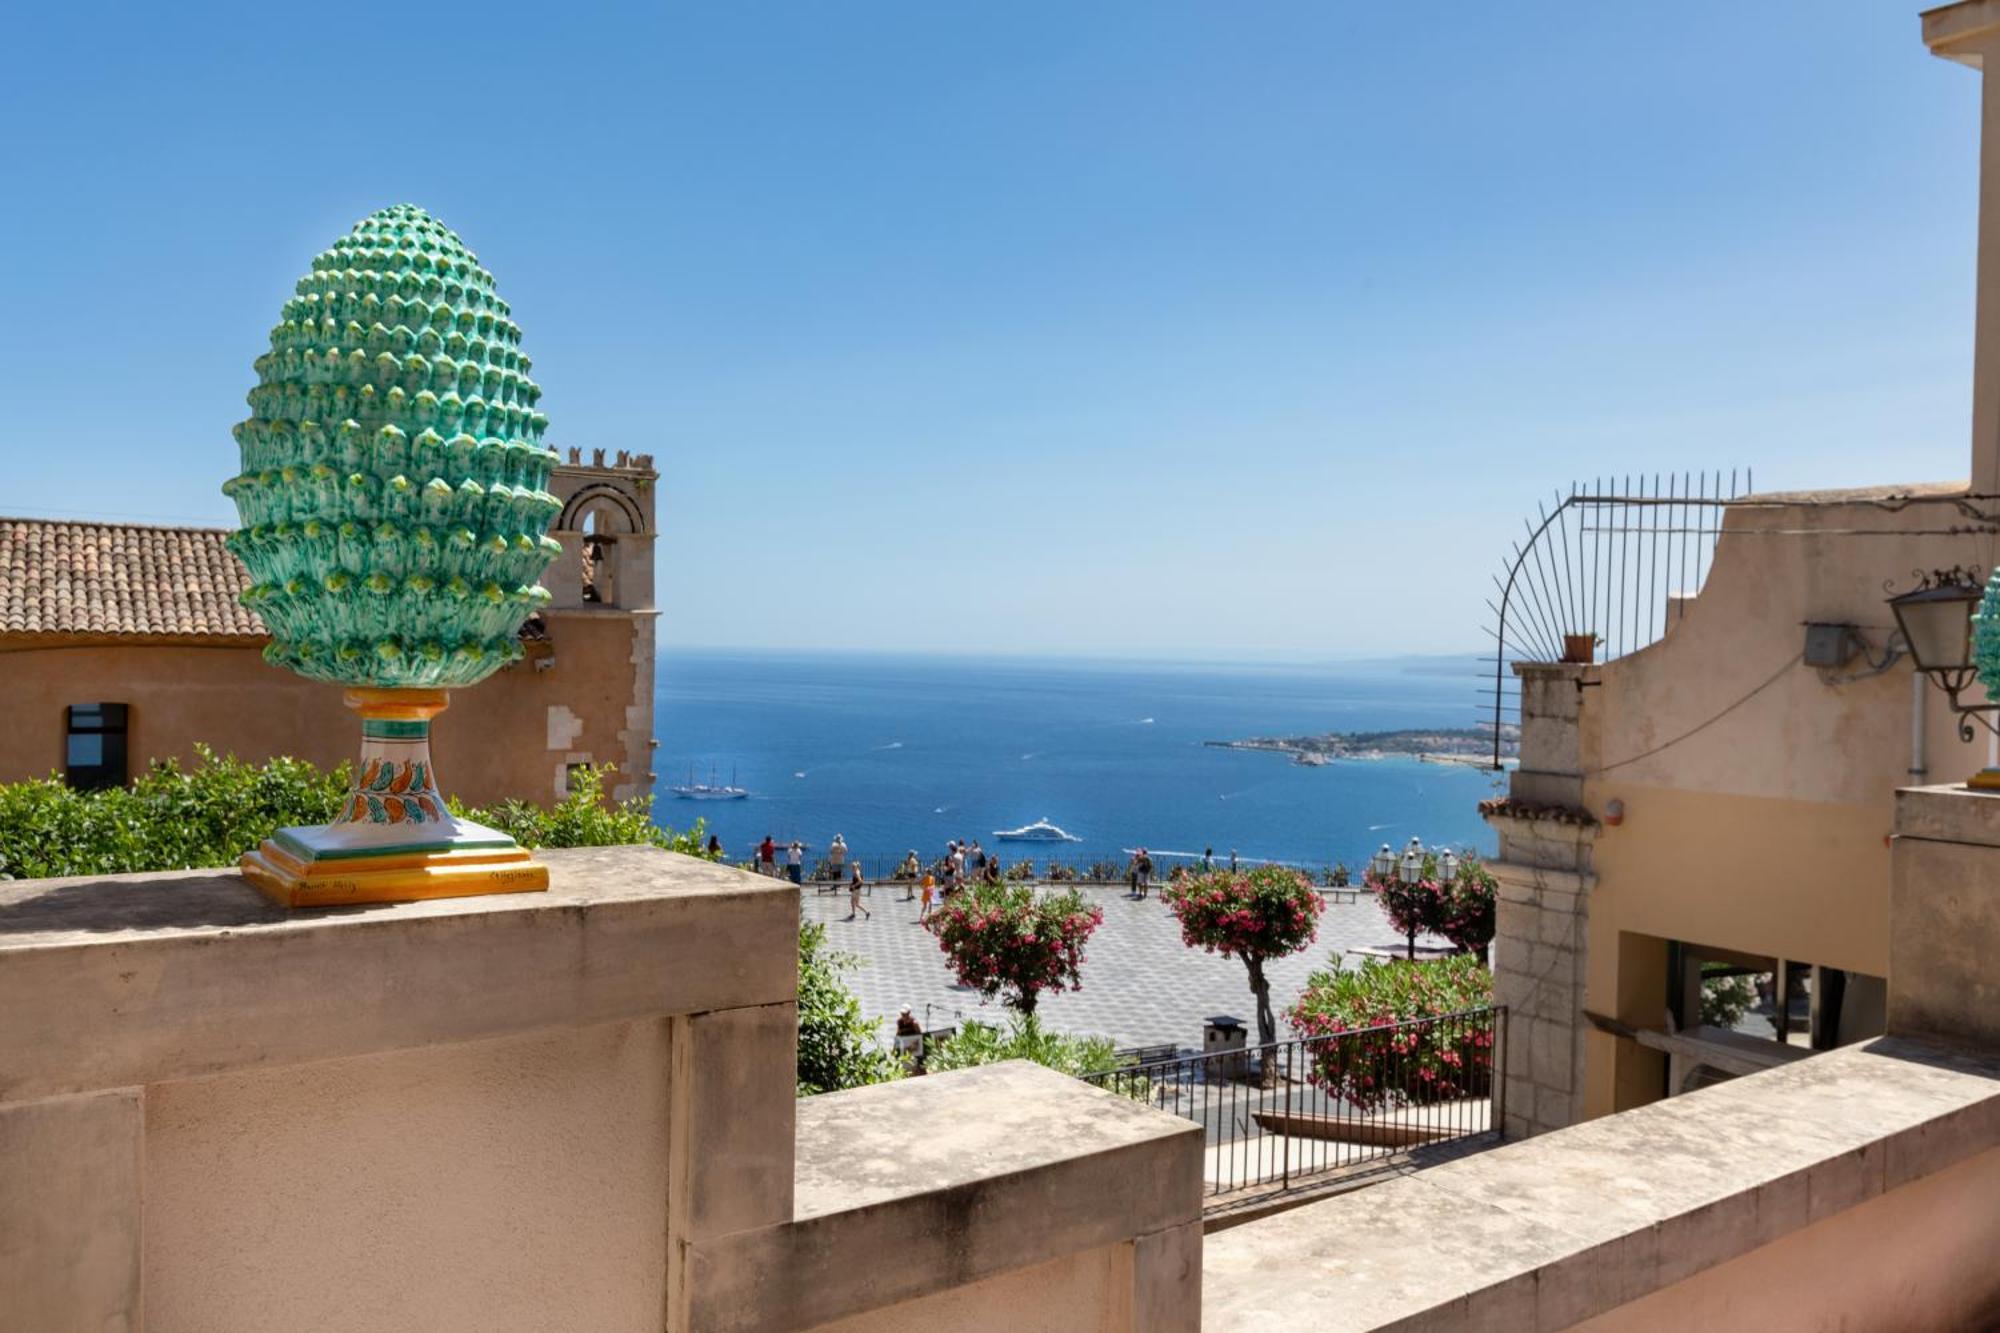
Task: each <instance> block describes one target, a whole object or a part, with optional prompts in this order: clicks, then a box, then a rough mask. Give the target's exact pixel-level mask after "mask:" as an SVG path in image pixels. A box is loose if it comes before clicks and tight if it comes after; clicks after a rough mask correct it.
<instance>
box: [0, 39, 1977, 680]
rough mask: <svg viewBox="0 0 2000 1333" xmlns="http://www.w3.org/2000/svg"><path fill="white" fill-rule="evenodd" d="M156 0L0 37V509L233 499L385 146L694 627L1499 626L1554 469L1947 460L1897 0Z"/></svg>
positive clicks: (1177, 644) (931, 639) (1922, 464)
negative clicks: (645, 509) (452, 236)
mask: <svg viewBox="0 0 2000 1333" xmlns="http://www.w3.org/2000/svg"><path fill="white" fill-rule="evenodd" d="M137 11H139V7H131V8H126V7H118V8H115V9H114V8H109V7H105V8H98V7H93V6H90V5H86V4H63V5H40V6H34V7H31V8H29V9H26V10H22V11H19V12H17V13H16V14H15V15H13V17H11V18H10V20H9V23H10V28H9V40H8V41H7V42H6V43H5V45H4V48H0V123H4V124H5V125H6V126H7V133H6V134H5V136H0V182H4V185H0V191H4V194H5V197H6V205H5V207H4V208H0V243H4V245H5V248H6V253H7V256H8V258H7V262H6V263H5V264H4V266H0V312H4V318H0V389H4V391H5V401H6V402H7V404H8V414H7V416H8V429H7V432H6V440H7V442H6V444H5V446H4V448H5V457H6V460H7V467H6V470H5V477H4V480H0V513H6V512H12V513H27V514H33V515H47V514H58V513H60V514H72V515H85V516H88V515H119V516H143V517H148V518H153V519H156V520H162V521H196V522H215V523H223V522H228V521H230V520H231V519H232V513H231V510H230V507H229V505H228V503H227V502H226V501H225V500H224V499H223V498H222V496H221V495H220V494H219V493H218V491H217V489H216V488H217V486H218V485H219V483H220V482H221V481H222V479H223V478H224V477H226V476H228V475H229V474H230V472H231V471H232V470H233V463H234V446H233V444H232V443H231V441H230V437H229V433H228V430H229V426H230V425H231V424H232V423H233V422H235V421H237V420H238V419H240V418H241V417H242V416H243V415H244V414H245V410H244V406H243V394H244V392H245V390H247V389H248V387H249V386H250V383H251V373H250V362H251V359H252V358H253V357H254V356H256V355H257V354H258V353H259V352H260V351H261V350H262V349H263V346H264V342H265V338H266V335H267V333H268V330H269V327H270V325H271V324H272V322H273V321H274V319H275V316H276V313H277V310H278V306H279V303H280V302H281V301H282V300H283V299H284V297H285V296H286V295H287V294H288V292H289V290H290V288H291V284H292V283H293V281H294V280H295V279H296V278H297V277H298V276H299V274H300V273H301V272H302V271H303V270H304V268H305V266H306V263H307V261H308V260H309V259H310V257H311V256H312V255H313V254H314V253H315V252H317V251H318V250H320V249H322V248H324V247H325V246H326V244H327V243H328V242H330V241H331V240H332V239H333V238H334V237H335V236H337V235H338V234H340V233H341V232H343V231H344V230H346V228H347V227H348V226H349V225H351V224H352V222H353V221H354V220H355V219H357V218H359V217H361V216H362V215H364V214H365V213H367V212H369V211H370V210H372V209H374V208H377V207H380V206H382V205H385V204H388V203H394V202H402V201H409V202H415V203H420V204H423V205H424V206H426V207H428V208H430V209H431V210H432V211H433V212H435V213H437V214H438V215H439V216H440V217H442V218H443V219H444V220H445V221H446V222H447V223H449V224H450V225H451V226H453V227H454V228H456V229H457V230H458V231H459V233H460V234H461V235H462V236H463V237H464V238H465V240H466V242H467V243H468V244H469V245H470V246H471V247H472V248H473V249H474V250H475V251H477V252H478V253H479V255H480V256H481V258H482V259H483V260H484V261H485V262H486V264H487V266H488V267H489V268H491V269H492V270H493V271H494V272H495V273H496V275H497V276H498V278H499V281H500V286H501V290H502V292H503V294H504V295H506V297H507V298H508V300H509V301H510V302H511V303H512V305H513V307H514V310H515V314H516V316H517V317H518V318H519V319H520V321H521V322H522V324H523V326H524V327H525V329H526V331H527V334H526V348H527V350H528V351H529V353H530V354H531V355H532V356H533V357H534V360H535V366H536V371H535V373H536V377H537V379H538V380H539V381H540V382H541V383H542V385H543V386H544V388H545V390H546V397H545V399H544V401H543V405H544V407H545V408H546V409H547V410H548V412H549V414H550V416H551V418H552V420H553V422H554V425H553V427H552V431H551V438H552V440H554V441H555V442H557V443H560V444H578V445H582V446H584V447H586V448H589V447H592V446H602V447H606V448H610V449H617V448H630V449H634V450H640V451H650V452H652V453H653V454H655V455H656V456H657V457H658V459H659V460H660V464H661V468H662V471H663V473H664V474H665V475H664V478H663V483H662V485H663V490H662V494H661V507H662V523H663V529H664V531H663V537H662V540H661V542H660V565H661V568H660V588H661V596H660V604H661V606H662V608H663V611H664V616H663V620H662V635H663V642H664V643H665V644H667V645H668V646H669V647H671V646H674V645H698V644H703V645H742V646H774V647H800V648H866V647H880V648H892V649H909V648H942V649H952V650H998V651H1050V652H1062V653H1091V654H1110V655H1137V656H1152V655H1158V656H1176V657H1195V658H1204V659H1214V658H1260V657H1269V658H1312V657H1322V656H1378V655H1381V654H1382V653H1384V652H1400V651H1448V650H1454V649H1463V648H1473V647H1477V646H1479V645H1480V643H1481V631H1482V627H1483V625H1484V623H1485V619H1486V613H1485V611H1484V608H1483V605H1482V602H1483V600H1484V597H1485V590H1486V588H1487V586H1488V576H1489V574H1490V572H1491V571H1492V570H1493V569H1494V568H1496V567H1497V565H1498V564H1499V562H1500V560H1501V557H1502V556H1503V554H1504V547H1505V544H1506V542H1507V541H1508V540H1509V539H1510V538H1511V537H1512V536H1513V535H1515V534H1516V533H1518V532H1519V530H1520V520H1521V517H1522V515H1523V514H1525V513H1526V512H1528V511H1529V510H1530V509H1531V508H1532V507H1533V504H1534V502H1535V501H1536V500H1537V499H1539V498H1541V497H1543V496H1545V495H1547V494H1548V493H1549V492H1550V491H1551V490H1553V489H1554V488H1556V487H1557V486H1558V485H1562V484H1565V483H1567V482H1569V481H1570V480H1572V479H1575V478H1579V477H1581V478H1589V477H1591V476H1594V475H1599V474H1603V473H1610V472H1639V471H1645V472H1651V471H1655V470H1660V471H1664V470H1669V469H1678V468H1700V467H1717V466H1720V467H1724V468H1727V467H1732V466H1735V467H1744V466H1748V467H1754V468H1755V470H1756V476H1757V480H1758V483H1759V485H1760V486H1762V487H1766V488H1775V487H1794V486H1805V485H1845V484H1863V483H1870V482H1883V481H1910V480H1927V479H1938V478H1945V477H1955V476H1963V475H1965V471H1966V466H1967V464H1966V458H1967V453H1968V446H1967V443H1966V437H1967V421H1968V417H1969V395H1970V388H1969V382H1970V366H1971V350H1972V343H1971V338H1972V278H1973V242H1974V223H1975V204H1976V190H1975V186H1976V151H1977V123H1976V116H1977V96H1978V76H1977V75H1975V74H1974V73H1973V72H1971V71H1969V70H1965V69H1962V68H1960V67H1957V66H1954V65H1948V64H1945V63H1943V62H1940V61H1938V60H1935V59H1934V58H1932V57H1930V56H1928V55H1927V54H1926V53H1925V51H1924V49H1923V45H1922V43H1921V41H1920V40H1919V36H1918V24H1917V18H1916V9H1915V7H1914V6H1910V7H1905V6H1902V5H1898V4H1895V3H1876V2H1874V0H1870V2H1869V3H1861V2H1859V0H1850V2H1847V3H1827V2H1826V0H1817V2H1816V3H1795V4H1780V3H1760V4H1756V5H1744V4H1736V3H1727V4H1725V3H1698V4H1688V5H1681V6H1670V7H1666V8H1660V7H1657V6H1632V5H1616V4H1612V5H1595V6H1579V5H1574V4H1563V5H1555V4H1546V5H1528V4H1522V5H1494V4H1491V3H1482V4H1430V5H1425V6H1422V7H1421V8H1420V9H1411V8H1410V7H1407V6H1396V5H1367V6H1362V5H1358V4H1336V3H1331V2H1330V0H1316V2H1315V3H1304V4H1278V3H1252V4H1239V5H1218V4H1206V3H1204V4H1169V3H1143V4H1139V3H1135V4H1117V3H1092V4H1089V5H1077V4H1037V3H1010V4H1006V5H982V6H975V5H940V4H936V3H921V4H918V3H912V4H897V5H890V4H864V3H845V4H838V5H827V4H811V5H807V4H800V5H795V6H790V5H788V6H775V5H759V4H735V3H731V4H710V5H705V6H700V7H691V6H685V5H669V6H658V5H654V6H647V7H645V8H644V9H643V10H641V9H640V8H639V7H636V6H635V7H598V6H593V5H574V6H546V5H538V6H525V5H523V6H511V5H505V4H484V5H480V6H477V7H454V6H451V5H445V4H427V5H425V6H422V7H410V6H396V7H382V8H380V9H379V10H377V9H371V7H369V6H367V5H352V6H346V7H343V8H341V9H339V10H328V9H326V8H324V7H320V6H305V5H261V6H256V7H254V8H250V7H246V8H244V9H242V10H241V11H224V10H221V9H216V8H212V7H208V6H203V5H200V4H188V5H179V6H151V7H145V11H144V12H137ZM336 15H337V16H338V17H337V19H336Z"/></svg>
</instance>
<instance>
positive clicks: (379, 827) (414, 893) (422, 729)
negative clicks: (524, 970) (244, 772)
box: [242, 689, 549, 907]
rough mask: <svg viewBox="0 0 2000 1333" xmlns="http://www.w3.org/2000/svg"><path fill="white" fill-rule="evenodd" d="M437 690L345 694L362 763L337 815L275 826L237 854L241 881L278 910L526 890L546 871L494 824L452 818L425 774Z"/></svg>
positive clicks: (543, 882)
mask: <svg viewBox="0 0 2000 1333" xmlns="http://www.w3.org/2000/svg"><path fill="white" fill-rule="evenodd" d="M447 703H448V698H447V696H446V694H445V692H444V691H443V690H374V689H357V690H349V691H348V692H347V706H348V707H350V708H352V709H354V710H355V711H357V712H359V713H360V714H361V765H360V767H359V768H358V769H357V770H356V774H355V783H354V790H353V791H352V792H350V793H348V797H347V802H346V804H345V805H344V806H342V808H341V812H340V817H339V818H338V819H336V820H334V822H333V823H331V824H324V825H320V826H318V827H313V828H284V829H279V830H278V831H277V832H276V833H275V834H273V835H272V836H271V837H269V838H266V839H265V840H264V845H263V846H261V847H259V848H258V849H257V850H256V851H254V852H249V853H246V854H245V855H244V857H243V862H242V867H243V877H244V878H245V879H247V880H249V881H250V882H251V883H252V884H254V885H256V886H257V887H258V888H259V889H260V890H262V891H263V892H264V894H265V895H266V896H267V897H269V898H271V899H273V900H275V901H276V902H278V903H279V904H281V905H282V906H285V907H333V906H337V905H341V904H346V903H399V902H415V901H417V900H418V899H423V898H457V897H464V896H468V895H471V894H480V893H533V892H536V891H538V890H541V889H546V888H548V886H549V872H548V870H547V868H546V867H544V866H542V865H540V864H539V863H537V862H536V861H535V860H534V859H533V858H532V857H531V856H530V855H529V854H528V852H527V851H525V850H524V849H523V848H522V847H521V846H520V845H519V844H518V843H516V842H515V841H514V840H513V839H512V838H510V837H508V836H507V835H506V834H505V833H502V832H500V831H499V830H498V829H490V828H487V827H486V826H485V825H484V824H475V823H473V822H472V821H470V820H465V819H458V818H456V817H454V816H453V815H452V813H451V811H450V810H448V809H446V808H445V803H444V800H443V798H442V797H440V796H439V795H438V791H437V783H436V780H435V778H434V776H433V774H432V771H431V750H430V726H431V719H432V718H433V717H435V716H437V715H438V714H439V713H441V712H443V711H444V709H445V706H446V704H447Z"/></svg>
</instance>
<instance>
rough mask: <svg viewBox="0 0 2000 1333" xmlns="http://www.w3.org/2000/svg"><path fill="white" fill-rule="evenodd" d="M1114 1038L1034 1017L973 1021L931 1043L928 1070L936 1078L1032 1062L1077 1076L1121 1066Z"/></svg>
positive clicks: (1014, 1016)
mask: <svg viewBox="0 0 2000 1333" xmlns="http://www.w3.org/2000/svg"><path fill="white" fill-rule="evenodd" d="M1114 1050H1115V1048H1114V1047H1113V1046H1112V1044H1111V1039H1110V1038H1109V1037H1071V1036H1066V1035H1064V1034H1063V1033H1060V1032H1051V1031H1049V1030H1048V1029H1047V1028H1045V1027H1043V1026H1042V1024H1041V1020H1040V1019H1038V1018H1036V1017H1035V1016H1034V1015H1033V1014H1011V1015H1009V1016H1008V1019H1007V1024H1006V1026H1005V1027H1002V1026H1000V1025H999V1024H997V1023H983V1022H981V1021H979V1020H978V1019H976V1018H975V1019H969V1020H967V1022H966V1023H965V1024H964V1025H963V1026H961V1027H960V1028H959V1030H958V1031H957V1032H955V1033H953V1034H952V1035H951V1036H949V1037H946V1038H944V1039H942V1040H940V1041H934V1042H932V1043H930V1046H929V1049H928V1051H927V1052H926V1055H925V1060H924V1066H925V1068H926V1069H928V1070H929V1071H930V1072H931V1073H933V1074H938V1073H942V1072H944V1071H945V1070H947V1069H971V1068H972V1067H974V1066H975V1065H990V1064H998V1063H999V1062H1000V1061H1002V1060H1032V1061H1034V1062H1035V1063H1036V1064H1038V1065H1045V1066H1047V1067H1048V1068H1050V1069H1053V1070H1055V1071H1056V1072H1058V1073H1062V1074H1069V1075H1071V1076H1072V1077H1074V1076H1077V1075H1081V1074H1091V1073H1095V1072H1097V1071H1098V1070H1101V1069H1110V1068H1113V1067H1114V1066H1116V1065H1117V1064H1118V1063H1119V1059H1118V1057H1117V1055H1116V1054H1114Z"/></svg>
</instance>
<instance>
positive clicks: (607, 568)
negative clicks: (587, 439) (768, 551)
mask: <svg viewBox="0 0 2000 1333" xmlns="http://www.w3.org/2000/svg"><path fill="white" fill-rule="evenodd" d="M659 479H660V474H659V473H658V472H656V471H654V469H653V456H652V455H651V454H633V453H628V452H627V451H625V450H623V449H620V450H618V451H617V453H616V454H615V455H613V456H612V458H611V460H610V461H609V462H607V461H606V460H605V451H604V450H602V449H593V450H591V451H590V458H589V461H587V462H586V461H585V459H584V456H583V450H582V449H579V448H571V449H570V450H569V452H568V455H567V458H566V460H565V461H564V462H562V463H559V464H557V465H556V467H555V469H554V471H553V472H552V473H551V474H550V477H549V490H550V492H551V493H552V494H554V495H555V497H556V498H557V499H558V500H561V501H562V506H563V507H562V511H561V512H560V513H559V514H557V515H556V519H555V522H553V523H552V524H550V526H549V535H550V536H551V537H553V538H555V539H556V540H557V541H558V542H560V543H561V544H562V554H561V555H560V556H558V557H557V558H556V560H555V563H554V564H552V565H551V566H550V567H549V570H548V572H547V573H546V574H545V575H544V576H543V578H542V583H543V586H545V587H546V588H548V590H549V593H550V601H549V604H548V606H547V607H546V608H545V609H544V610H543V612H542V615H543V617H544V618H545V620H546V621H547V622H548V631H549V639H550V642H551V643H552V644H553V645H554V652H555V653H557V654H559V655H560V657H561V668H560V669H561V671H562V674H563V675H564V676H565V677H567V678H568V680H569V682H570V683H569V684H568V685H567V686H566V687H565V690H564V693H565V694H567V695H571V696H574V697H577V698H579V699H582V698H595V699H602V700H604V701H605V702H606V703H608V704H610V705H612V706H613V707H615V708H618V709H622V725H619V726H618V727H617V728H616V734H615V735H612V734H603V735H597V734H587V733H589V732H591V731H592V730H596V731H605V732H607V733H608V731H609V729H608V728H606V727H603V726H599V727H597V728H594V729H593V728H590V727H588V726H586V724H585V719H584V718H583V717H582V716H580V715H579V714H578V713H577V712H576V711H575V710H573V709H570V708H568V707H564V706H562V705H553V706H551V707H550V708H549V719H548V726H549V748H550V749H551V750H552V751H557V752H559V753H560V754H561V760H560V764H561V768H562V772H566V771H567V770H568V769H570V768H573V767H575V766H576V765H579V764H594V765H598V766H602V765H604V764H615V765H616V766H617V769H618V772H617V774H616V775H615V776H613V777H612V778H611V779H610V781H609V782H608V783H607V784H606V793H607V794H608V795H610V796H612V797H614V798H616V799H619V800H623V799H625V798H627V797H631V796H640V795H644V794H645V793H647V792H649V791H651V790H652V789H653V771H652V769H653V748H654V745H655V741H654V739H653V654H654V647H655V624H654V622H655V620H656V619H657V618H658V616H659V610H658V608H657V607H655V605H654V603H653V541H654V538H655V537H656V536H657V535H658V529H657V526H656V522H655V504H654V501H655V496H656V486H657V484H658V482H659ZM562 772H559V773H558V774H557V775H556V785H557V787H558V789H559V790H558V794H560V788H561V787H562V786H563V785H564V778H563V776H562Z"/></svg>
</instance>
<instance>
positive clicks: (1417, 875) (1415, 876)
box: [1403, 838, 1424, 884]
mask: <svg viewBox="0 0 2000 1333" xmlns="http://www.w3.org/2000/svg"><path fill="white" fill-rule="evenodd" d="M1423 878H1424V844H1423V841H1422V840H1421V839H1419V838H1411V839H1410V845H1409V846H1408V847H1405V848H1404V849H1403V883H1405V884H1417V883H1421V882H1422V880H1423Z"/></svg>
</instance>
